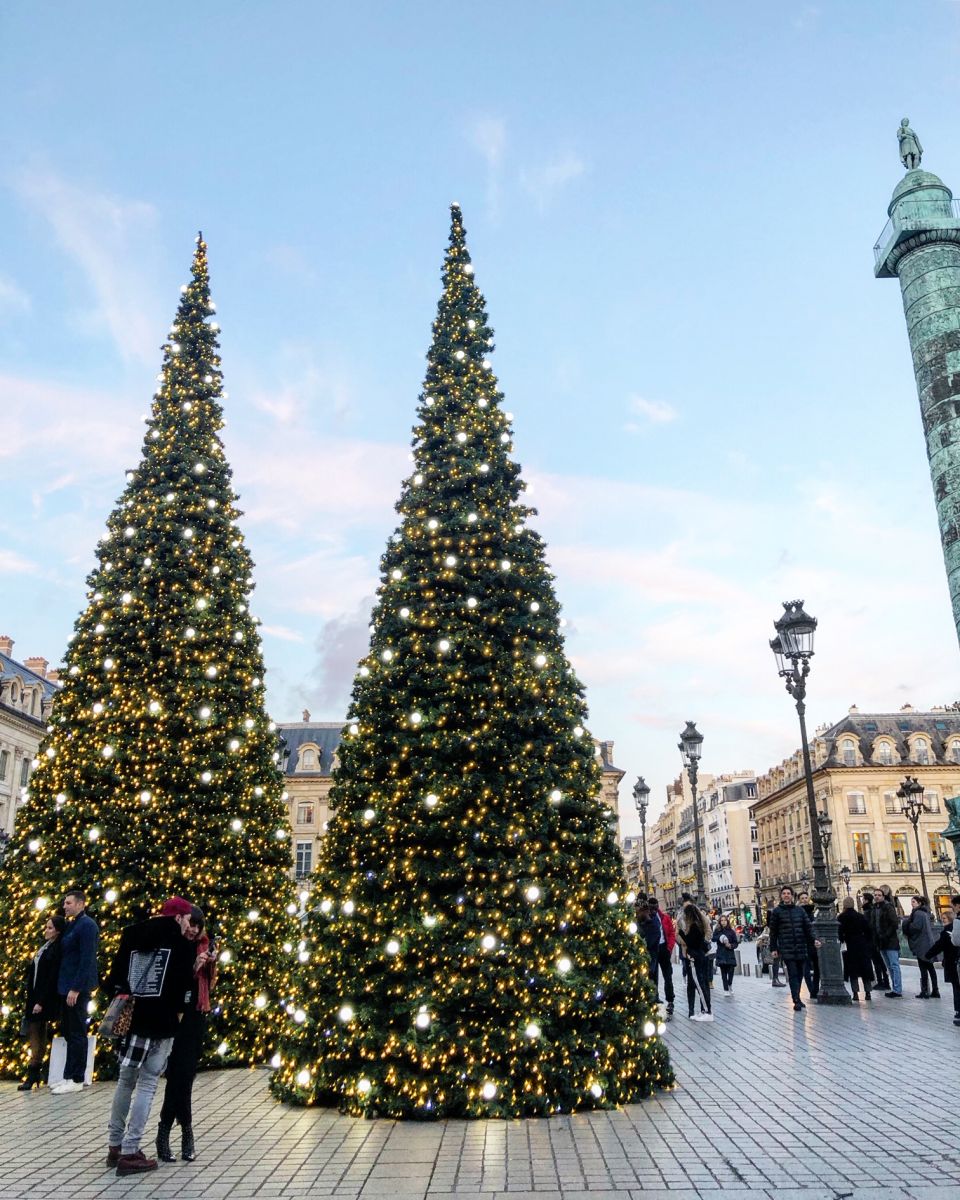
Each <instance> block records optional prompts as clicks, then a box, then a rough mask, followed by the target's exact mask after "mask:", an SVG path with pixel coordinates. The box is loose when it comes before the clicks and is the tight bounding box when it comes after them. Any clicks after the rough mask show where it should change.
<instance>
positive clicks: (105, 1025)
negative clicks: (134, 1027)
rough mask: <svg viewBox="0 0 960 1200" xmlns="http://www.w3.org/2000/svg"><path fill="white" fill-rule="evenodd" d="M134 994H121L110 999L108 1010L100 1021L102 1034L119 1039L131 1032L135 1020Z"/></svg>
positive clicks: (109, 1038) (111, 1038)
mask: <svg viewBox="0 0 960 1200" xmlns="http://www.w3.org/2000/svg"><path fill="white" fill-rule="evenodd" d="M134 1004H135V1000H134V998H133V996H126V995H124V994H122V993H121V994H120V995H119V996H114V998H113V999H112V1000H111V1001H110V1004H109V1006H108V1008H107V1011H106V1012H105V1013H104V1014H103V1020H102V1021H101V1022H100V1036H101V1037H104V1038H107V1039H108V1040H110V1041H119V1040H120V1039H121V1038H125V1037H126V1036H127V1034H128V1033H129V1032H130V1025H131V1022H132V1021H133V1006H134Z"/></svg>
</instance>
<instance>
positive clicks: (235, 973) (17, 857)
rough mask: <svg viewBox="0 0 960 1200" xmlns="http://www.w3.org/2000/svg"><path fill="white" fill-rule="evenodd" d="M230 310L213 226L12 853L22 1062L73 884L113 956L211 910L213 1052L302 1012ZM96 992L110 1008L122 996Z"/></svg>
mask: <svg viewBox="0 0 960 1200" xmlns="http://www.w3.org/2000/svg"><path fill="white" fill-rule="evenodd" d="M213 316H214V305H213V303H212V301H211V299H210V288H209V281H208V275H207V252H206V245H205V244H204V242H203V240H202V238H198V239H197V249H196V255H195V257H194V262H193V276H192V279H191V282H190V283H189V284H187V285H185V286H184V287H183V289H182V298H181V301H180V306H179V309H178V311H177V315H176V318H175V320H174V322H173V326H172V327H171V329H170V333H169V337H168V340H167V341H166V343H165V344H164V347H163V350H164V360H163V373H162V375H160V376H159V381H160V382H159V386H158V390H157V392H156V393H155V395H154V398H153V406H152V412H151V415H150V417H149V418H148V419H147V431H146V437H145V439H144V444H143V457H142V460H141V462H140V465H139V467H138V468H137V469H136V470H135V471H131V472H128V474H127V485H126V488H125V490H124V492H123V495H122V497H121V499H120V501H119V503H118V504H117V507H116V508H115V509H114V511H113V513H112V514H111V516H110V519H109V521H108V524H107V532H106V535H105V537H104V538H103V540H102V541H101V542H100V544H99V546H98V547H97V560H98V563H97V566H96V567H95V568H94V570H93V572H92V573H91V575H90V577H89V580H88V584H89V591H88V594H87V600H88V603H87V607H86V608H85V610H84V611H83V612H82V613H81V615H80V617H79V619H78V620H77V623H76V626H75V633H74V635H73V637H72V638H71V640H70V645H69V648H68V650H67V654H66V671H65V672H64V675H63V689H62V691H61V692H60V694H59V695H58V696H57V698H56V703H55V706H54V712H53V717H52V723H51V725H50V727H49V733H48V736H47V737H46V739H45V741H44V743H43V745H42V746H41V748H40V751H39V759H38V762H37V764H36V767H35V770H34V772H33V775H32V777H31V781H30V788H29V799H28V801H27V803H26V804H25V805H24V806H23V808H22V809H21V810H20V812H19V813H18V815H17V822H16V831H15V835H14V839H13V843H12V846H11V850H10V853H9V854H8V855H7V858H6V861H5V863H4V869H3V876H2V882H0V907H2V909H3V912H4V916H5V925H6V930H7V934H6V937H5V939H4V943H3V946H2V948H0V996H2V1010H0V1013H2V1016H0V1070H2V1072H3V1073H4V1074H10V1073H11V1072H13V1071H15V1070H17V1069H18V1068H19V1065H20V1062H21V1061H22V1052H21V1045H20V1039H19V1025H20V1018H21V1008H20V1006H21V987H22V972H23V965H24V961H25V960H26V959H27V958H28V957H29V956H30V955H31V954H32V953H33V951H34V950H35V948H36V946H37V945H38V944H39V941H40V932H41V927H42V923H43V920H44V914H45V913H46V914H49V913H50V912H52V911H54V910H55V909H56V907H57V906H58V905H59V903H60V901H61V899H62V897H63V893H64V891H65V890H66V889H67V888H69V887H72V886H79V887H81V888H83V889H84V891H85V892H86V894H87V899H88V903H89V908H90V911H91V913H92V914H93V916H94V917H95V918H96V920H97V921H98V923H99V924H100V929H101V940H100V949H101V963H100V967H101V973H102V972H103V969H104V968H105V967H106V965H107V963H108V962H109V959H110V956H111V955H112V953H113V951H114V950H115V948H116V946H117V943H118V940H119V934H120V930H121V928H122V927H123V926H124V925H127V924H129V923H130V922H132V921H136V920H139V919H141V918H142V917H143V916H145V915H147V914H148V913H150V912H155V911H157V909H158V906H159V905H160V904H161V903H162V901H163V900H164V899H165V898H166V897H168V896H170V895H175V894H179V895H183V896H186V897H187V898H189V899H190V900H191V901H193V902H194V903H195V904H197V905H199V907H201V908H203V909H204V910H205V911H206V913H207V915H208V919H209V923H210V926H211V933H212V934H213V936H214V937H215V938H216V941H217V946H218V950H219V952H220V965H219V983H218V986H217V988H216V991H215V993H214V997H213V1003H214V1015H213V1019H212V1030H211V1036H210V1049H211V1052H212V1055H211V1056H212V1061H215V1062H257V1061H264V1060H265V1059H267V1058H268V1057H269V1056H270V1054H271V1053H272V1052H273V1050H274V1046H275V1037H276V1032H277V1024H278V1021H279V1020H280V1018H281V1017H282V1018H283V1019H284V1020H285V1019H286V1014H285V1005H286V1004H287V1003H288V1000H289V986H290V985H289V979H290V975H291V972H290V965H291V963H292V962H293V961H295V959H296V957H297V954H298V947H297V943H298V940H299V936H298V935H299V931H298V928H297V926H296V923H295V920H294V918H293V916H292V915H291V912H290V911H288V906H289V909H291V910H293V911H294V912H295V911H296V906H295V904H294V898H293V888H292V883H291V882H290V879H289V877H288V871H289V867H290V830H289V822H288V817H287V811H286V805H285V803H284V800H283V798H282V794H281V793H282V789H283V777H282V775H281V774H280V771H279V768H278V766H277V759H278V738H277V735H276V733H275V732H274V726H273V724H272V722H271V721H270V720H269V718H268V716H267V714H266V711H265V709H264V691H263V660H262V656H261V651H260V638H259V635H258V632H257V623H256V621H255V619H254V618H253V617H252V616H251V614H250V609H249V596H250V592H251V589H252V587H253V580H252V576H251V571H252V562H251V559H250V555H249V553H248V551H247V549H246V547H245V545H244V541H243V536H242V534H241V532H240V529H239V527H238V522H239V516H240V513H239V510H238V508H237V507H236V500H237V498H236V495H235V494H234V492H233V489H232V487H231V482H230V479H231V473H230V468H229V466H228V465H227V462H226V459H225V457H224V452H223V445H222V443H221V440H220V436H219V431H220V429H221V427H222V424H223V416H222V409H221V404H220V398H221V396H222V390H221V389H222V376H221V371H220V358H219V353H218V348H217V330H218V326H217V325H216V324H214V323H213V321H212V318H213ZM96 999H97V1007H98V1010H99V1011H100V1012H102V1011H103V1010H104V1008H105V1006H106V1000H107V999H108V998H107V997H104V996H102V995H100V996H98V997H97V998H96ZM102 1069H109V1062H107V1063H104V1064H102Z"/></svg>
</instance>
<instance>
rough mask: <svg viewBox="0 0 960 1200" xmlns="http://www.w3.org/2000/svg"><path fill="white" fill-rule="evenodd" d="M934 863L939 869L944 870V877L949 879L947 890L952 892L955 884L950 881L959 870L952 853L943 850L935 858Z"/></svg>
mask: <svg viewBox="0 0 960 1200" xmlns="http://www.w3.org/2000/svg"><path fill="white" fill-rule="evenodd" d="M933 865H934V866H935V867H936V868H937V870H938V871H942V872H943V877H944V879H945V880H946V881H947V891H948V892H952V891H953V885H952V884H951V882H950V881H951V880H952V879H953V877H954V875H956V874H958V872H957V868H956V866H955V865H954V863H953V860H952V859H951V857H950V855H949V854H946V853H944V851H942V850H941V851H940V854H939V855H938V856H937V857H936V858H935V859H934V860H933Z"/></svg>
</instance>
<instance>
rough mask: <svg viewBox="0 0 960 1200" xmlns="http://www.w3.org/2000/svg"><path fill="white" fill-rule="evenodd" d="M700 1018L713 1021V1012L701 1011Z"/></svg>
mask: <svg viewBox="0 0 960 1200" xmlns="http://www.w3.org/2000/svg"><path fill="white" fill-rule="evenodd" d="M700 1020H701V1021H712V1020H713V1013H701V1014H700Z"/></svg>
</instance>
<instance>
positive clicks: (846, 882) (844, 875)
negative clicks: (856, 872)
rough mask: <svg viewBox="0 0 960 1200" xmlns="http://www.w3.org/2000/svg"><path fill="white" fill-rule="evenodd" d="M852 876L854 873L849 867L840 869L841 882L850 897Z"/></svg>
mask: <svg viewBox="0 0 960 1200" xmlns="http://www.w3.org/2000/svg"><path fill="white" fill-rule="evenodd" d="M852 874H853V872H852V871H851V870H850V868H849V867H841V868H840V882H841V883H842V884H843V886H844V887H845V888H846V889H847V895H848V896H849V895H850V876H851V875H852Z"/></svg>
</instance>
